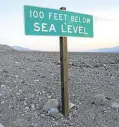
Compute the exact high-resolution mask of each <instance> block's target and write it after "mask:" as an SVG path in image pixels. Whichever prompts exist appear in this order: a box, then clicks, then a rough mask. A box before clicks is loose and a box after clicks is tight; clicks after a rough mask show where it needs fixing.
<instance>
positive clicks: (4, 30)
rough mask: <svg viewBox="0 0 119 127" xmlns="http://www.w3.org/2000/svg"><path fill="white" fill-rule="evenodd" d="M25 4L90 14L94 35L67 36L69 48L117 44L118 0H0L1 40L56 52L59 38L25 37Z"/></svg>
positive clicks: (103, 46)
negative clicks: (83, 36) (89, 36)
mask: <svg viewBox="0 0 119 127" xmlns="http://www.w3.org/2000/svg"><path fill="white" fill-rule="evenodd" d="M24 5H32V6H39V7H44V8H45V7H46V8H47V7H48V8H52V9H59V8H60V7H66V8H67V11H72V12H77V13H84V14H90V15H93V18H94V29H93V30H94V37H93V38H80V37H68V51H85V50H91V49H99V48H110V47H115V46H119V35H118V33H119V32H118V30H119V1H118V0H98V1H96V0H82V1H81V0H70V1H69V0H59V1H58V0H4V1H3V0H0V16H1V18H0V43H1V44H7V45H9V46H22V47H26V48H30V49H34V50H42V51H59V37H54V36H50V37H49V36H26V35H25V33H24V12H23V11H24Z"/></svg>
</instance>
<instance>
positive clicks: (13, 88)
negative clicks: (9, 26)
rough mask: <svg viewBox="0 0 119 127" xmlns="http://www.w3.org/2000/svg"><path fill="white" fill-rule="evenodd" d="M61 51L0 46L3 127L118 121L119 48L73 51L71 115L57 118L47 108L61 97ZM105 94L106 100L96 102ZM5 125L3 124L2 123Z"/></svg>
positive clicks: (114, 125)
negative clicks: (0, 49) (1, 48)
mask: <svg viewBox="0 0 119 127" xmlns="http://www.w3.org/2000/svg"><path fill="white" fill-rule="evenodd" d="M59 59H60V56H59V53H53V52H52V53H50V52H16V51H8V52H7V51H6V52H0V123H1V124H2V125H4V127H119V110H118V109H119V108H118V106H117V107H116V109H115V108H112V107H111V104H112V103H113V102H115V103H117V104H118V103H119V54H115V53H113V54H111V53H107V54H106V53H105V54H104V53H68V63H69V66H68V67H69V97H70V102H72V103H74V104H75V105H76V106H77V108H74V109H73V110H72V112H71V115H70V116H69V117H67V118H62V119H55V118H53V117H50V116H48V115H47V114H45V113H43V111H42V108H43V106H44V104H45V103H46V102H47V101H48V100H49V99H50V98H53V99H60V93H61V91H60V86H61V85H60V66H59ZM97 94H103V95H104V96H105V97H106V98H107V99H106V102H105V104H104V105H95V104H92V103H91V102H92V98H93V96H95V95H97ZM0 127H2V126H1V125H0Z"/></svg>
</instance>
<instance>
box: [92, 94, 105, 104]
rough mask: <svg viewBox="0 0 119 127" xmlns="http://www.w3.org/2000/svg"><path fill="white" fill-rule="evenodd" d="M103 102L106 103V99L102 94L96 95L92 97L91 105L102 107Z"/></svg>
mask: <svg viewBox="0 0 119 127" xmlns="http://www.w3.org/2000/svg"><path fill="white" fill-rule="evenodd" d="M105 101H106V98H105V96H104V95H103V94H97V95H96V96H94V98H93V101H92V104H95V105H104V103H105Z"/></svg>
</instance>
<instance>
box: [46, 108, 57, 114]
mask: <svg viewBox="0 0 119 127" xmlns="http://www.w3.org/2000/svg"><path fill="white" fill-rule="evenodd" d="M58 112H59V111H58V109H57V108H51V109H50V110H49V111H48V114H49V115H50V114H54V113H58Z"/></svg>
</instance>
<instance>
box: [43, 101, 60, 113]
mask: <svg viewBox="0 0 119 127" xmlns="http://www.w3.org/2000/svg"><path fill="white" fill-rule="evenodd" d="M51 108H58V101H57V100H56V99H50V100H48V102H47V103H46V104H45V105H44V106H43V110H44V111H45V112H48V110H50V109H51Z"/></svg>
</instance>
